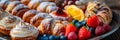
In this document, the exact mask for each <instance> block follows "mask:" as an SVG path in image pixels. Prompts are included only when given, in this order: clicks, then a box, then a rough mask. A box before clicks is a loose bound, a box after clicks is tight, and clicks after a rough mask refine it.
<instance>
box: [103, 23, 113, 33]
mask: <svg viewBox="0 0 120 40" xmlns="http://www.w3.org/2000/svg"><path fill="white" fill-rule="evenodd" d="M103 27H104V29H105V31H106V32H109V31H110V30H111V27H110V25H108V24H104V25H103Z"/></svg>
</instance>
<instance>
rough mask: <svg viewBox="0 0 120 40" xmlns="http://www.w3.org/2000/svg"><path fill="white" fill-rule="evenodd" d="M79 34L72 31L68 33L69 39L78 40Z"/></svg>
mask: <svg viewBox="0 0 120 40" xmlns="http://www.w3.org/2000/svg"><path fill="white" fill-rule="evenodd" d="M77 38H78V37H77V34H76V33H75V32H70V33H69V34H68V40H77Z"/></svg>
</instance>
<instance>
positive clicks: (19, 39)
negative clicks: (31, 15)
mask: <svg viewBox="0 0 120 40" xmlns="http://www.w3.org/2000/svg"><path fill="white" fill-rule="evenodd" d="M36 39H37V37H34V36H28V37H12V40H36Z"/></svg>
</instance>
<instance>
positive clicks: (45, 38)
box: [41, 37, 49, 40]
mask: <svg viewBox="0 0 120 40" xmlns="http://www.w3.org/2000/svg"><path fill="white" fill-rule="evenodd" d="M41 40H49V39H48V37H41Z"/></svg>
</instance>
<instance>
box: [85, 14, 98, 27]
mask: <svg viewBox="0 0 120 40" xmlns="http://www.w3.org/2000/svg"><path fill="white" fill-rule="evenodd" d="M99 23H100V21H99V19H98V17H97V16H96V15H93V16H91V17H90V18H88V19H87V24H88V26H90V27H92V28H96V27H97V26H98V25H99Z"/></svg>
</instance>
